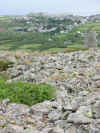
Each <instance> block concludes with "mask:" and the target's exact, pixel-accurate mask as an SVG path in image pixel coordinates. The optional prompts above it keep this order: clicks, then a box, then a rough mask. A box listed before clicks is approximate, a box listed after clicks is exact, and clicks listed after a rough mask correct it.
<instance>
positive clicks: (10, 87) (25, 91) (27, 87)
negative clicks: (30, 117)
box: [0, 80, 56, 106]
mask: <svg viewBox="0 0 100 133" xmlns="http://www.w3.org/2000/svg"><path fill="white" fill-rule="evenodd" d="M55 96H56V89H55V88H54V87H52V86H51V85H48V84H45V83H43V84H39V85H37V84H33V83H27V82H11V83H8V82H5V81H4V80H0V100H3V99H6V98H9V99H10V101H11V102H15V103H19V104H26V105H29V106H31V105H33V104H37V103H40V102H43V101H45V100H50V99H52V98H54V97H55Z"/></svg>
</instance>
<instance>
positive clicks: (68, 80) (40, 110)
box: [0, 49, 100, 133]
mask: <svg viewBox="0 0 100 133" xmlns="http://www.w3.org/2000/svg"><path fill="white" fill-rule="evenodd" d="M6 56H7V55H6V54H4V55H3V56H2V57H1V55H0V57H1V58H2V59H4V58H6ZM99 57H100V50H96V49H95V50H93V49H92V50H91V49H90V50H89V51H84V52H83V51H77V52H73V53H58V54H55V55H48V56H41V55H40V56H32V54H31V55H28V56H26V55H25V57H24V55H23V56H22V57H21V56H20V58H16V63H15V64H14V66H13V67H11V68H9V69H8V70H7V71H6V72H5V73H7V74H8V75H9V82H12V81H13V80H19V79H21V80H24V81H28V82H34V83H43V82H46V83H49V84H51V85H53V86H54V87H56V88H58V89H57V96H56V98H55V99H51V100H50V101H45V102H42V103H39V104H36V105H33V106H31V107H29V106H27V105H23V104H15V103H9V102H10V101H9V99H5V100H3V101H1V102H0V133H8V132H10V133H86V132H88V133H99V132H100V62H99ZM26 59H29V60H30V62H26ZM9 60H11V59H10V58H9ZM3 73H4V72H3Z"/></svg>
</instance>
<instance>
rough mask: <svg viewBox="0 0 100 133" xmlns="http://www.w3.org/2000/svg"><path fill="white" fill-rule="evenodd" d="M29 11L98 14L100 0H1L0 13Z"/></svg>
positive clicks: (99, 11) (25, 12)
mask: <svg viewBox="0 0 100 133" xmlns="http://www.w3.org/2000/svg"><path fill="white" fill-rule="evenodd" d="M29 12H49V13H74V14H78V15H90V14H96V13H100V0H0V15H8V14H20V15H21V14H27V13H29Z"/></svg>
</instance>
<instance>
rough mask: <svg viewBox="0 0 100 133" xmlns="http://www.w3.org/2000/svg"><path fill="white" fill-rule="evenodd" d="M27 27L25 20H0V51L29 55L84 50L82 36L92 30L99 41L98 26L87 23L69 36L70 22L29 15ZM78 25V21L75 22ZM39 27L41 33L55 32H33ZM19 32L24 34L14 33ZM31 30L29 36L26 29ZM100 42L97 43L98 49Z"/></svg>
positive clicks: (7, 18)
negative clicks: (67, 30)
mask: <svg viewBox="0 0 100 133" xmlns="http://www.w3.org/2000/svg"><path fill="white" fill-rule="evenodd" d="M28 16H29V17H30V18H31V19H30V23H29V24H27V23H26V21H25V20H24V19H21V18H19V19H15V17H14V16H12V17H10V16H6V17H1V18H0V31H1V32H0V50H10V51H14V50H28V51H39V52H40V51H56V49H57V51H63V49H69V48H70V49H72V48H75V50H77V49H79V48H80V49H83V48H84V45H83V44H84V41H83V40H84V35H83V34H84V32H85V31H87V30H88V29H90V28H91V29H93V30H95V31H96V32H97V34H98V36H97V37H98V38H100V22H88V23H86V24H84V25H81V26H78V27H75V28H73V29H72V30H71V31H69V32H68V33H67V32H66V33H60V31H64V30H65V27H67V26H68V25H73V24H74V21H72V20H71V19H57V18H56V17H48V16H43V15H42V14H41V13H40V14H29V15H28ZM75 22H77V24H78V23H80V22H78V20H75ZM38 26H44V27H43V29H45V28H46V29H48V30H49V29H52V28H53V27H56V30H55V31H51V32H39V31H37V30H35V28H36V27H37V29H38ZM18 28H24V29H25V30H24V31H17V30H16V29H18ZM30 28H33V29H34V30H33V31H31V32H27V30H26V29H30ZM99 45H100V42H98V46H99Z"/></svg>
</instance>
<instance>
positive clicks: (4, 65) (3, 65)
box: [0, 60, 13, 71]
mask: <svg viewBox="0 0 100 133" xmlns="http://www.w3.org/2000/svg"><path fill="white" fill-rule="evenodd" d="M12 65H13V62H8V61H2V60H1V61H0V71H6V70H7V69H8V68H9V67H11V66H12Z"/></svg>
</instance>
